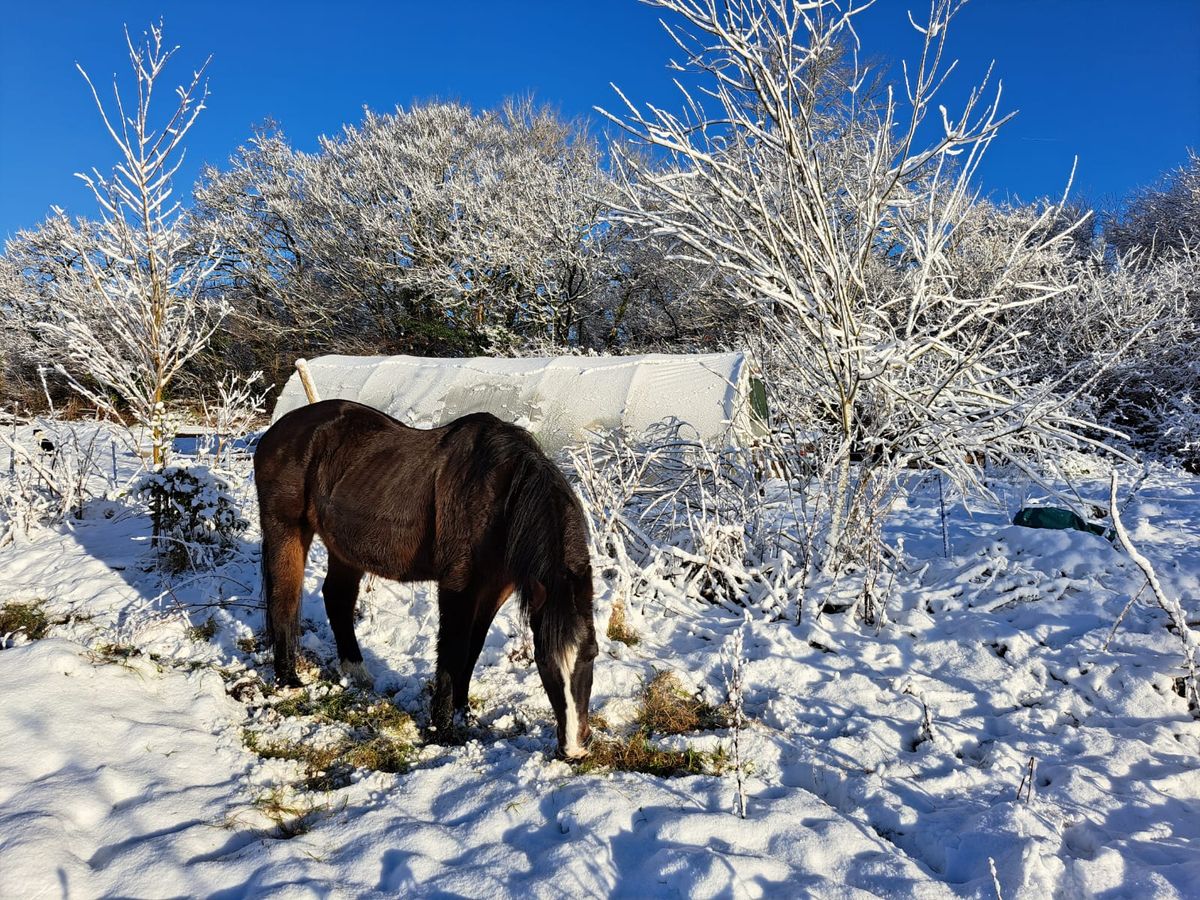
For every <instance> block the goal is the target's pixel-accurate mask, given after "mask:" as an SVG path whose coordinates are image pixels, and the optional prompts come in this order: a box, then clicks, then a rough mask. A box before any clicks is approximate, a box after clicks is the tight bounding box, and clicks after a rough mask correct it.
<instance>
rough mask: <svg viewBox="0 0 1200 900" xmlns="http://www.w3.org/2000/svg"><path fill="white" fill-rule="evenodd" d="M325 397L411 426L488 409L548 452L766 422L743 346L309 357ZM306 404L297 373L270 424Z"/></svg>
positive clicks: (723, 437) (736, 431)
mask: <svg viewBox="0 0 1200 900" xmlns="http://www.w3.org/2000/svg"><path fill="white" fill-rule="evenodd" d="M308 371H309V372H310V374H311V376H312V380H313V382H314V385H315V387H316V390H317V393H318V395H319V396H320V397H321V399H324V400H328V399H334V398H337V399H343V400H357V401H358V402H360V403H365V404H366V405H368V406H373V407H375V408H376V409H379V410H382V411H383V412H386V413H387V414H388V415H390V416H393V417H394V418H396V419H399V420H400V421H401V422H404V423H406V424H408V425H413V426H417V427H422V428H428V427H433V426H437V425H442V424H445V423H446V422H449V421H451V420H452V419H455V418H458V417H459V416H463V415H466V414H467V413H472V412H490V413H492V414H493V415H496V416H498V417H499V418H501V419H503V420H505V421H507V422H515V423H517V424H519V425H522V426H524V427H525V428H528V429H529V430H530V431H531V432H533V434H534V436H535V437H536V438H537V439H538V442H539V443H540V444H541V445H542V446H543V447H544V448H545V449H547V450H550V451H554V450H558V449H560V448H561V447H563V446H565V445H566V444H569V443H572V442H574V441H578V440H586V439H587V437H588V435H589V433H594V432H603V431H608V430H611V429H615V428H619V427H625V428H628V429H630V430H632V431H634V432H641V431H644V430H646V428H647V427H649V426H651V425H653V424H655V423H657V422H660V421H662V420H664V419H669V418H675V419H679V420H681V421H683V422H686V423H688V425H690V426H691V428H692V429H694V430H695V436H696V437H699V438H700V439H701V440H703V441H705V442H713V443H719V442H730V443H735V444H743V443H745V442H747V441H748V440H750V439H751V438H753V437H754V436H755V435H758V434H761V433H762V431H763V430H764V428H765V425H764V421H765V395H764V394H763V389H762V386H761V382H759V381H758V379H757V378H752V377H751V374H750V361H749V359H748V358H747V356H746V354H744V353H740V352H737V353H705V354H664V353H652V354H647V355H644V356H563V357H552V358H524V359H494V358H490V357H473V358H469V359H432V358H425V357H418V356H321V357H317V358H316V359H311V360H308ZM307 402H308V398H307V395H306V394H305V391H304V386H303V384H302V383H301V380H300V377H299V374H298V373H293V374H292V377H291V378H290V379H288V382H287V384H286V385H284V388H283V391H282V393H281V394H280V395H279V400H278V401H277V402H276V404H275V411H274V415H273V418H272V421H275V420H278V419H279V418H280V416H282V415H284V414H285V413H287V412H290V411H291V410H293V409H296V408H297V407H300V406H303V405H304V404H306V403H307Z"/></svg>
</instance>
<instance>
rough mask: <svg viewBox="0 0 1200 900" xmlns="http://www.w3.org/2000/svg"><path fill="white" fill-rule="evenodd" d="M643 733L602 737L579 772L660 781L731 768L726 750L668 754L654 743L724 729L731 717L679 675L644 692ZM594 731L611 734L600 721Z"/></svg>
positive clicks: (660, 678) (668, 675)
mask: <svg viewBox="0 0 1200 900" xmlns="http://www.w3.org/2000/svg"><path fill="white" fill-rule="evenodd" d="M634 721H635V723H636V725H637V730H636V731H635V732H634V733H633V734H632V735H630V736H627V737H600V736H598V737H597V738H596V739H595V740H594V741H593V742H592V746H591V748H590V752H589V754H588V756H587V757H586V758H585V759H584V760H583V761H582V762H580V763H579V765H578V767H577V771H579V772H580V773H583V774H586V773H589V772H597V771H614V770H616V771H622V772H644V773H646V774H648V775H657V776H658V777H660V778H672V777H676V776H682V775H720V774H721V773H722V772H723V771H725V769H726V768H727V767H728V766H729V756H728V753H727V751H726V750H725V748H724V747H723V746H720V745H719V746H718V747H717V748H716V749H715V750H696V749H693V748H690V747H689V748H686V749H683V750H668V749H666V748H664V747H660V746H658V745H657V744H655V743H654V742H653V741H652V740H651V735H653V734H688V733H692V732H697V731H707V730H711V729H714V728H724V727H726V726H727V725H728V724H729V717H728V715H727V714H726V711H725V710H724V709H723V708H721V707H716V706H713V705H712V704H710V703H705V702H704V701H702V700H700V698H699V697H698V696H697V695H695V694H693V693H690V692H689V691H687V689H685V688H684V686H683V683H682V682H681V681H680V680H679V676H677V675H676V674H675V673H673V672H657V673H655V675H654V677H653V678H651V679H650V680H649V681H648V682H646V684H645V686H644V687H643V688H642V696H641V708H640V710H639V711H638V715H637V718H636V719H635V720H634ZM591 724H592V727H593V728H595V729H597V730H606V729H607V724H606V723H604V721H603V719H602V718H601V717H600V716H598V715H597V716H592V717H591Z"/></svg>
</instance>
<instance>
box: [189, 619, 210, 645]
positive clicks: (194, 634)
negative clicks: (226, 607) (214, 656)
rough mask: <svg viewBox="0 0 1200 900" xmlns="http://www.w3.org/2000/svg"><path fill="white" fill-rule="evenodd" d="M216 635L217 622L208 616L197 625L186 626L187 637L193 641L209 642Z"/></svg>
mask: <svg viewBox="0 0 1200 900" xmlns="http://www.w3.org/2000/svg"><path fill="white" fill-rule="evenodd" d="M216 634H217V620H216V619H214V618H213V617H212V616H209V617H208V618H207V619H205V620H204V621H203V622H201V623H200V624H199V625H190V626H188V630H187V636H188V637H189V638H191V639H192V640H193V641H197V642H199V643H203V642H205V641H211V640H212V639H213V638H214V637H215V636H216Z"/></svg>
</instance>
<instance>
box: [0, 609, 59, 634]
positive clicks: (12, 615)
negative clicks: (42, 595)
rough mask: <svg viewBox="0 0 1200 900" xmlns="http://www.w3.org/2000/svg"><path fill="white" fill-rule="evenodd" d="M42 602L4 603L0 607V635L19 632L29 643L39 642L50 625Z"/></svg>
mask: <svg viewBox="0 0 1200 900" xmlns="http://www.w3.org/2000/svg"><path fill="white" fill-rule="evenodd" d="M43 603H44V601H42V600H31V601H30V602H28V603H16V602H10V603H5V604H4V606H2V607H0V635H5V634H14V633H16V632H20V633H21V634H23V635H25V637H27V638H29V640H31V641H37V640H41V639H42V638H44V637H45V636H46V632H47V631H48V630H49V629H50V626H51V625H52V624H55V623H53V622H51V621H50V618H49V616H47V615H46V611H45V610H44V609H43V608H42V606H43Z"/></svg>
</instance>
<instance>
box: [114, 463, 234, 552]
mask: <svg viewBox="0 0 1200 900" xmlns="http://www.w3.org/2000/svg"><path fill="white" fill-rule="evenodd" d="M130 493H131V495H132V496H134V497H137V498H139V499H141V500H143V501H145V502H146V504H147V505H148V506H149V508H150V515H151V518H152V519H153V521H154V543H155V552H156V554H157V563H158V565H159V567H160V568H162V569H164V570H165V571H168V572H182V571H185V570H195V569H206V568H211V567H212V566H214V565H216V564H217V563H219V562H221V561H222V560H223V559H225V558H226V557H227V556H228V554H229V553H230V551H232V550H233V549H234V547H236V546H237V543H238V539H239V538H240V537H241V534H242V532H243V531H245V529H246V526H247V524H248V523H247V522H246V520H245V519H243V518H242V517H241V515H240V514H239V512H238V507H237V502H236V500H235V499H234V497H233V496H232V495H231V494H230V493H229V485H228V483H227V482H226V481H225V480H224V479H223V478H221V477H220V476H219V475H216V474H215V473H213V472H212V471H211V470H210V469H208V468H206V467H204V466H192V467H182V466H166V467H165V468H163V469H161V470H160V471H155V472H147V473H146V474H145V475H143V476H142V477H141V478H140V479H139V480H138V481H137V482H136V483H135V484H134V486H133V487H132V488H131V491H130Z"/></svg>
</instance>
